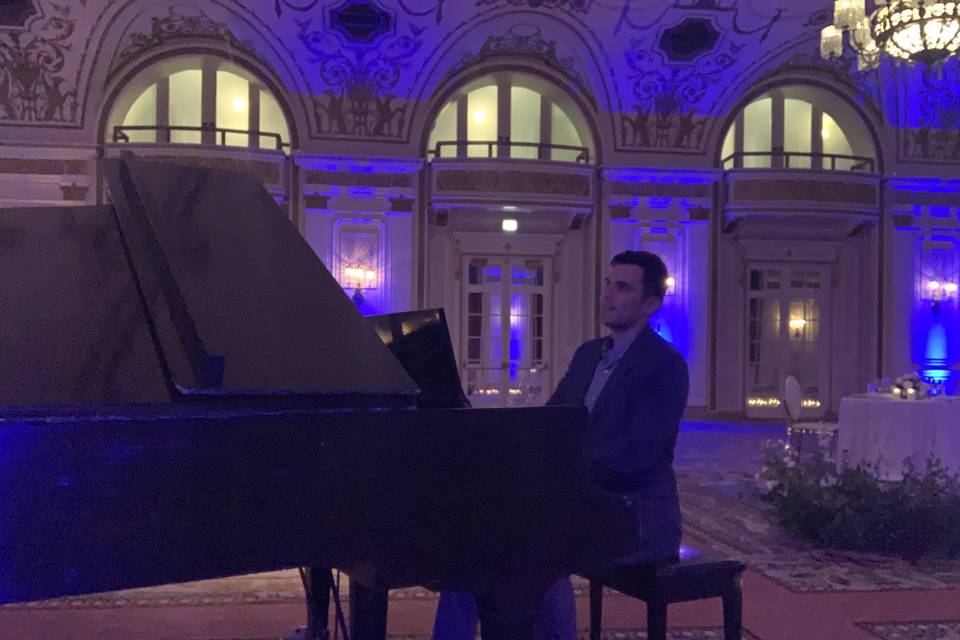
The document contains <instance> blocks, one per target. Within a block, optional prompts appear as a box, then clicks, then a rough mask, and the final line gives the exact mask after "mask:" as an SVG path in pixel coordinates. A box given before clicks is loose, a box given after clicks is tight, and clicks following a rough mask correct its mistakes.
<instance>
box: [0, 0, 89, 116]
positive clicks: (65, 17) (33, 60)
mask: <svg viewBox="0 0 960 640" xmlns="http://www.w3.org/2000/svg"><path fill="white" fill-rule="evenodd" d="M51 6H52V8H53V15H51V16H50V17H47V18H44V19H37V20H33V21H32V22H31V23H30V27H29V29H26V30H2V31H0V122H2V121H8V122H10V121H13V122H34V123H36V122H46V123H55V122H59V123H63V122H72V121H73V120H74V119H75V117H76V114H77V89H76V85H75V83H73V82H71V81H69V80H67V79H66V78H64V76H63V71H64V66H65V64H66V54H67V52H68V50H69V49H70V44H69V40H70V37H71V36H72V35H73V33H74V30H75V29H76V25H77V22H76V20H75V19H74V18H73V17H72V16H71V13H70V7H68V6H62V5H58V4H52V5H51Z"/></svg>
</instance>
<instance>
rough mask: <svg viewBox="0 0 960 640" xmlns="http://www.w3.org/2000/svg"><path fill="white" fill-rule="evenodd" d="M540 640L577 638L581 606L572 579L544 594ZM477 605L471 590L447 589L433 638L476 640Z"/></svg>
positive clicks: (538, 627) (437, 639)
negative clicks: (578, 605)
mask: <svg viewBox="0 0 960 640" xmlns="http://www.w3.org/2000/svg"><path fill="white" fill-rule="evenodd" d="M540 615H541V619H540V621H539V624H537V629H536V640H576V637H577V608H576V604H575V602H574V599H573V585H572V584H571V583H570V578H564V579H563V580H560V581H558V582H555V583H554V584H553V585H552V586H551V587H550V588H549V589H548V590H547V592H546V593H545V594H544V596H543V602H542V604H541V605H540ZM476 635H477V604H476V602H474V600H473V595H472V594H470V593H469V592H467V591H443V592H441V593H440V602H439V603H438V604H437V617H436V619H435V620H434V623H433V640H473V639H474V638H475V637H476Z"/></svg>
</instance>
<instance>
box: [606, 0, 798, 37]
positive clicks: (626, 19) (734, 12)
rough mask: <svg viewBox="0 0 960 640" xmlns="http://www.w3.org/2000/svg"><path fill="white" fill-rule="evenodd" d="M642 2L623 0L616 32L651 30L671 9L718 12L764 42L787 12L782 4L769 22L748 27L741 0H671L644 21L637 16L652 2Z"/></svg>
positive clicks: (742, 31) (735, 30)
mask: <svg viewBox="0 0 960 640" xmlns="http://www.w3.org/2000/svg"><path fill="white" fill-rule="evenodd" d="M640 4H642V5H643V6H642V7H638V6H637V3H636V0H623V5H621V8H620V18H619V20H617V24H616V26H615V27H614V33H620V30H621V29H623V28H624V27H627V28H629V29H632V30H634V31H647V30H649V29H652V28H654V27H656V26H659V25H662V24H663V23H664V20H665V19H666V17H667V15H668V14H669V13H670V12H681V13H686V14H691V13H695V14H715V15H718V16H726V19H725V20H724V22H729V25H730V29H731V30H732V31H733V33H735V34H737V35H740V36H754V35H757V34H759V35H760V39H759V41H760V42H763V41H764V40H766V39H767V37H768V36H769V35H770V31H771V30H772V29H773V27H774V25H776V24H777V23H778V22H779V21H780V19H781V18H782V17H783V15H784V13H786V9H784V8H782V7H778V8H776V9H774V11H773V15H772V16H770V18H769V19H768V20H767V22H765V23H761V24H760V25H759V26H756V27H753V28H747V27H744V26H743V25H742V24H741V22H740V20H741V18H740V7H739V6H738V0H728V1H724V0H686V1H684V0H677V1H676V2H673V3H671V4H666V6H664V9H663V11H662V12H660V14H659V15H658V16H657V17H656V18H654V19H653V20H650V21H640V20H639V18H637V17H635V15H636V13H637V12H638V10H639V9H646V8H647V5H648V3H640Z"/></svg>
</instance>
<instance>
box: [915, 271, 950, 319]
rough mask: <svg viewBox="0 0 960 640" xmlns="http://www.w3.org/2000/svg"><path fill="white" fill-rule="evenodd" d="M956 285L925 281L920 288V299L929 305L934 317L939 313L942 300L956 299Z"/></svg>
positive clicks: (938, 281) (939, 281)
mask: <svg viewBox="0 0 960 640" xmlns="http://www.w3.org/2000/svg"><path fill="white" fill-rule="evenodd" d="M957 288H958V287H957V283H956V282H944V281H942V280H927V281H925V282H924V283H923V285H922V286H921V287H920V297H921V299H922V300H924V301H926V302H929V303H930V309H931V311H933V313H934V315H936V314H937V313H938V312H939V311H940V303H941V302H943V301H944V300H950V299H951V298H953V299H956V297H957Z"/></svg>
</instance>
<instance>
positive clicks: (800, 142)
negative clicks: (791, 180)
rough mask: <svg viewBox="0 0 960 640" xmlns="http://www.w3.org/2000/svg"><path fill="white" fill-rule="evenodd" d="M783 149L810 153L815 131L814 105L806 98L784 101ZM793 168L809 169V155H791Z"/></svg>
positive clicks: (790, 160)
mask: <svg viewBox="0 0 960 640" xmlns="http://www.w3.org/2000/svg"><path fill="white" fill-rule="evenodd" d="M783 124H784V127H783V150H784V151H795V152H800V153H810V152H811V151H812V150H813V147H812V131H813V105H812V104H810V103H809V102H806V101H804V100H795V99H793V98H787V99H785V100H784V101H783ZM789 162H790V168H791V169H809V168H810V166H811V165H810V157H809V156H790V157H789Z"/></svg>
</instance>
